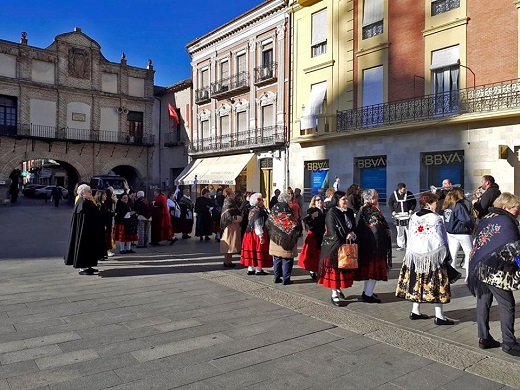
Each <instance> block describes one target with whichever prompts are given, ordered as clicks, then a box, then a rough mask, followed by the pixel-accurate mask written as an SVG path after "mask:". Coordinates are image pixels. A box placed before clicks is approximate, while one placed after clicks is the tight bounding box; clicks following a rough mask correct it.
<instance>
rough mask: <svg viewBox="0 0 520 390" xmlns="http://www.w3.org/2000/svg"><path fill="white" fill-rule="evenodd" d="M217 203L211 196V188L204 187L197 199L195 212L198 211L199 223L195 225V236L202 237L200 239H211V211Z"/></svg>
mask: <svg viewBox="0 0 520 390" xmlns="http://www.w3.org/2000/svg"><path fill="white" fill-rule="evenodd" d="M214 207H215V204H214V203H213V201H212V200H211V198H210V197H209V189H207V188H204V189H203V190H202V192H201V196H199V197H198V198H197V199H196V200H195V212H196V213H197V223H196V225H195V236H197V237H200V241H202V240H204V239H206V240H207V241H209V240H211V238H209V236H211V235H212V234H213V232H212V229H211V224H212V216H211V212H212V211H213V208H214Z"/></svg>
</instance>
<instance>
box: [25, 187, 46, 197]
mask: <svg viewBox="0 0 520 390" xmlns="http://www.w3.org/2000/svg"><path fill="white" fill-rule="evenodd" d="M43 187H45V186H44V185H42V184H27V185H26V186H25V187H24V189H23V190H22V194H23V196H25V197H26V198H34V197H35V191H36V190H37V189H39V188H43Z"/></svg>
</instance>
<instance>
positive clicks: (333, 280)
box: [318, 191, 356, 306]
mask: <svg viewBox="0 0 520 390" xmlns="http://www.w3.org/2000/svg"><path fill="white" fill-rule="evenodd" d="M355 228H356V225H355V220H354V213H353V212H352V210H351V209H349V208H348V198H347V194H345V193H344V192H343V191H336V192H335V193H334V195H333V196H332V199H331V201H330V203H329V211H328V212H327V214H326V216H325V235H324V236H323V243H322V245H321V259H320V266H319V268H318V284H322V285H323V287H327V288H330V289H331V290H332V296H331V298H330V301H331V302H332V304H333V305H334V306H341V301H340V298H342V299H345V295H344V294H343V292H342V291H341V289H342V288H347V287H350V286H352V284H353V283H354V271H355V270H351V269H339V268H338V249H339V247H340V246H341V245H343V244H346V243H347V240H355V239H356V234H355V233H354V229H355Z"/></svg>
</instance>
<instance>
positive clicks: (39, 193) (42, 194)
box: [34, 186, 69, 199]
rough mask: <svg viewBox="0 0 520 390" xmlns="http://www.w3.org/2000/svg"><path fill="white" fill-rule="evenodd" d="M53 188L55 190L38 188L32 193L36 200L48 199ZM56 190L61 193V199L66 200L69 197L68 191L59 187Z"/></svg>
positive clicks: (50, 187)
mask: <svg viewBox="0 0 520 390" xmlns="http://www.w3.org/2000/svg"><path fill="white" fill-rule="evenodd" d="M54 188H56V186H46V187H43V188H38V189H37V190H36V191H34V193H35V196H36V197H37V198H42V199H45V198H47V199H50V198H51V195H52V190H53V189H54ZM58 188H59V189H60V191H61V196H62V197H63V199H67V198H68V196H69V191H68V190H67V189H66V188H63V187H61V186H58Z"/></svg>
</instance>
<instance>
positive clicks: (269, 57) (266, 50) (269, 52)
mask: <svg viewBox="0 0 520 390" xmlns="http://www.w3.org/2000/svg"><path fill="white" fill-rule="evenodd" d="M272 63H273V42H269V43H267V44H265V45H263V46H262V66H263V67H266V66H270V65H271V64H272Z"/></svg>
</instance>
